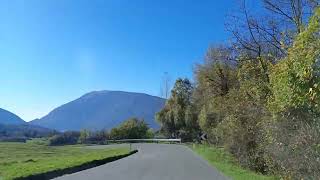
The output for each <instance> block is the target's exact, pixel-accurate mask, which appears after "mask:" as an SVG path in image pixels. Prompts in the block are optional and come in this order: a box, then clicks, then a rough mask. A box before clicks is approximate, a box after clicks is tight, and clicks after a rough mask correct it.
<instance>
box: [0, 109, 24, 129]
mask: <svg viewBox="0 0 320 180" xmlns="http://www.w3.org/2000/svg"><path fill="white" fill-rule="evenodd" d="M0 124H6V125H10V124H13V125H17V124H27V122H25V121H24V120H23V119H21V118H20V117H19V116H18V115H16V114H14V113H12V112H10V111H8V110H5V109H2V108H0Z"/></svg>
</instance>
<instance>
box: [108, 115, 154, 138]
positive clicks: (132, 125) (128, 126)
mask: <svg viewBox="0 0 320 180" xmlns="http://www.w3.org/2000/svg"><path fill="white" fill-rule="evenodd" d="M149 136H150V132H149V127H148V125H147V124H146V123H145V121H144V120H139V119H137V118H131V119H128V120H127V121H124V122H123V123H121V124H120V125H119V126H118V127H116V128H113V129H111V132H110V138H111V139H143V138H147V137H149Z"/></svg>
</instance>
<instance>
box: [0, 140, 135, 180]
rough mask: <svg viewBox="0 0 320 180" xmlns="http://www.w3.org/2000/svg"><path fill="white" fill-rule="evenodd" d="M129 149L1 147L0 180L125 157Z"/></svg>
mask: <svg viewBox="0 0 320 180" xmlns="http://www.w3.org/2000/svg"><path fill="white" fill-rule="evenodd" d="M127 153H129V148H126V147H123V148H117V149H111V148H110V149H109V148H107V149H89V148H84V147H82V146H61V147H50V146H46V145H41V144H36V143H0V180H2V179H4V180H7V179H14V178H18V177H26V176H29V175H33V174H39V173H44V172H48V171H52V170H57V169H65V168H68V167H74V166H77V165H81V164H83V163H85V162H89V161H93V160H101V159H105V158H107V157H113V156H117V155H124V154H127Z"/></svg>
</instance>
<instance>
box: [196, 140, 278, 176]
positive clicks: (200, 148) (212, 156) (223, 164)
mask: <svg viewBox="0 0 320 180" xmlns="http://www.w3.org/2000/svg"><path fill="white" fill-rule="evenodd" d="M190 148H191V149H192V150H193V151H195V152H196V153H197V154H199V155H200V156H202V157H203V158H204V159H206V160H207V161H208V163H209V164H211V165H212V166H214V167H216V168H217V169H218V170H219V171H220V172H222V173H223V174H224V175H225V176H227V177H229V178H231V179H234V180H251V179H252V180H273V179H276V178H275V177H272V176H264V175H261V174H257V173H255V172H252V171H250V170H247V169H244V168H242V167H241V166H240V165H239V164H238V163H237V162H236V160H235V158H233V157H232V155H231V154H229V153H227V152H225V151H224V149H223V148H217V147H212V146H206V145H191V146H190Z"/></svg>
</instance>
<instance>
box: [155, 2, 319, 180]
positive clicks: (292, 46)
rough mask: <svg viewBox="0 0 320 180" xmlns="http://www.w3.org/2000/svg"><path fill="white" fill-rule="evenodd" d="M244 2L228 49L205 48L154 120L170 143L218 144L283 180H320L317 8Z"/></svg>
mask: <svg viewBox="0 0 320 180" xmlns="http://www.w3.org/2000/svg"><path fill="white" fill-rule="evenodd" d="M261 4H262V5H263V7H262V9H261V11H259V14H254V12H253V11H252V10H251V9H250V8H248V4H247V2H246V1H241V3H240V5H239V10H238V11H236V12H235V13H233V14H231V15H229V16H228V20H227V22H226V27H227V30H228V31H229V32H230V34H231V35H232V36H231V43H225V44H220V45H215V46H210V47H209V48H208V50H207V52H206V55H205V58H204V62H203V63H202V64H197V65H196V66H195V68H194V82H191V81H190V80H188V79H183V78H179V79H177V80H176V82H175V85H174V87H173V89H172V91H171V95H170V97H169V98H168V100H167V102H166V105H165V107H164V108H163V109H162V110H161V111H160V112H159V113H157V115H156V119H157V121H158V122H159V123H160V124H161V131H162V132H163V133H164V134H166V135H167V136H168V137H181V138H183V139H184V140H185V141H196V140H198V139H199V134H203V133H205V134H207V136H208V140H207V141H208V143H210V144H211V145H216V146H223V147H224V148H225V149H226V150H227V151H229V152H231V153H232V154H233V155H234V156H235V157H236V158H237V159H238V161H239V163H240V164H241V165H242V166H244V167H247V168H250V169H252V170H255V171H257V172H260V173H263V174H276V175H280V176H281V177H283V178H288V179H317V178H319V177H320V169H319V167H320V159H319V157H320V116H319V115H320V107H319V103H320V62H319V59H320V8H318V1H316V0H314V1H312V0H281V1H279V0H261Z"/></svg>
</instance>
